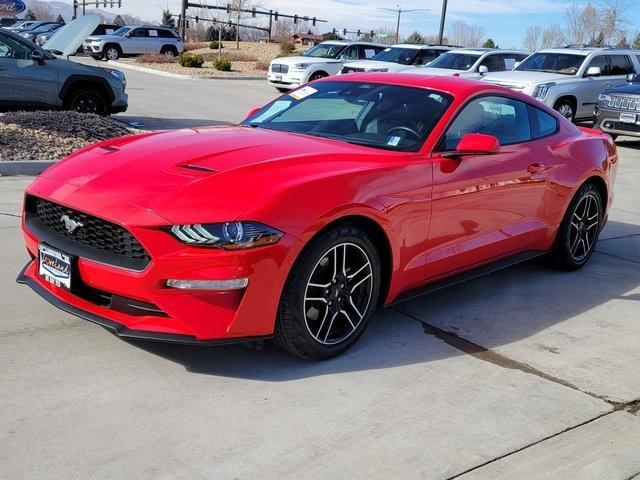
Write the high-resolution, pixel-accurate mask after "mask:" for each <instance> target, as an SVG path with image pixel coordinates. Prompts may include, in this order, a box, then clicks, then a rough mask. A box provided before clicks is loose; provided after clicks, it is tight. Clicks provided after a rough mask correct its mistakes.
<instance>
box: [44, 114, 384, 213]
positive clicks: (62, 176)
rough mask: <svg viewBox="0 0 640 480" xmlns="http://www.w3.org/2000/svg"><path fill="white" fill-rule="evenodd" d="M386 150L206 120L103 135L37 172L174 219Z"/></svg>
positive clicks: (249, 204) (244, 204) (248, 204)
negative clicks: (206, 123) (188, 125)
mask: <svg viewBox="0 0 640 480" xmlns="http://www.w3.org/2000/svg"><path fill="white" fill-rule="evenodd" d="M385 153H386V154H388V153H389V152H384V151H382V150H381V151H380V153H377V151H375V150H372V149H370V148H366V147H359V146H354V145H349V144H346V143H341V142H337V141H332V140H327V139H321V138H314V137H308V136H304V135H297V134H291V133H286V132H277V131H273V130H266V129H260V128H251V127H240V126H233V127H209V128H202V129H188V130H173V131H167V132H153V133H146V134H141V135H134V136H128V137H121V138H118V139H115V140H111V141H107V142H102V143H99V144H96V145H93V146H90V147H88V148H85V149H83V150H81V151H79V152H77V153H75V154H73V155H71V156H70V157H67V159H65V160H63V161H61V162H60V163H58V164H57V165H55V166H53V167H51V168H49V169H48V170H46V171H45V172H44V173H43V174H42V177H44V178H46V179H49V180H55V181H58V182H60V183H61V184H64V185H66V187H64V188H67V189H71V191H76V190H78V191H81V192H82V193H84V194H86V193H87V192H95V193H99V194H102V195H106V196H108V197H111V198H114V199H117V200H119V201H122V202H126V203H129V204H133V205H136V206H138V207H142V208H144V209H148V210H151V211H153V212H155V213H156V214H158V215H160V216H162V217H164V218H166V219H169V220H171V221H172V222H175V223H189V222H196V223H197V222H200V221H203V219H202V218H201V215H202V213H201V211H202V209H203V208H205V210H206V211H207V212H208V213H207V215H208V217H207V221H213V220H215V219H216V218H219V219H220V221H222V220H223V219H226V220H227V221H228V220H233V219H235V218H237V217H238V216H239V215H241V214H242V213H244V212H246V211H248V210H250V209H252V208H254V207H255V206H256V203H259V202H261V201H262V202H264V201H265V199H268V198H271V197H273V196H275V195H277V192H278V189H281V188H284V187H286V185H293V184H295V183H296V182H299V181H302V179H303V178H306V177H308V176H309V175H316V176H318V175H319V176H326V175H334V174H336V172H337V171H339V170H340V169H341V168H353V165H354V164H353V162H356V163H358V160H357V159H358V158H360V162H362V161H369V159H370V157H375V156H376V154H378V155H384V154H385ZM346 158H349V161H345V160H344V159H346ZM354 159H355V160H354ZM349 165H350V167H349ZM71 200H72V199H71Z"/></svg>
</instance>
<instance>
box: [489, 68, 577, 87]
mask: <svg viewBox="0 0 640 480" xmlns="http://www.w3.org/2000/svg"><path fill="white" fill-rule="evenodd" d="M574 79H575V76H574V75H562V74H559V73H548V72H526V71H520V70H509V71H508V72H496V73H488V74H487V75H485V76H484V77H483V80H485V81H487V82H491V83H497V84H499V85H538V84H540V83H546V82H557V81H562V80H574Z"/></svg>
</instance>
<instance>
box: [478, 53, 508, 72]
mask: <svg viewBox="0 0 640 480" xmlns="http://www.w3.org/2000/svg"><path fill="white" fill-rule="evenodd" d="M480 65H481V66H485V67H487V68H488V69H489V71H490V72H501V71H503V70H504V62H503V61H502V59H501V58H500V56H499V55H489V56H488V57H486V58H485V59H484V60H482V62H481V63H480Z"/></svg>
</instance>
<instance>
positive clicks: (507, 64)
mask: <svg viewBox="0 0 640 480" xmlns="http://www.w3.org/2000/svg"><path fill="white" fill-rule="evenodd" d="M524 58H526V55H512V54H504V55H500V59H501V60H502V68H503V69H504V70H513V69H514V67H515V66H516V62H521V61H522V59H524Z"/></svg>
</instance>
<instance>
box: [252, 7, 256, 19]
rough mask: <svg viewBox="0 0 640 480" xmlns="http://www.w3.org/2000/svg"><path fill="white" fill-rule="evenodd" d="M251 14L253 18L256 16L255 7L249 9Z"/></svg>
mask: <svg viewBox="0 0 640 480" xmlns="http://www.w3.org/2000/svg"><path fill="white" fill-rule="evenodd" d="M251 16H252V17H253V18H256V7H253V8H252V9H251Z"/></svg>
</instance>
